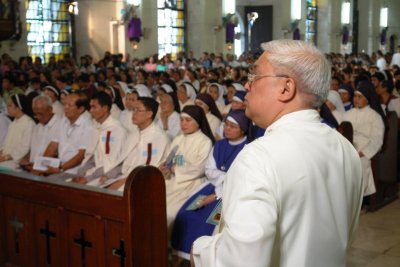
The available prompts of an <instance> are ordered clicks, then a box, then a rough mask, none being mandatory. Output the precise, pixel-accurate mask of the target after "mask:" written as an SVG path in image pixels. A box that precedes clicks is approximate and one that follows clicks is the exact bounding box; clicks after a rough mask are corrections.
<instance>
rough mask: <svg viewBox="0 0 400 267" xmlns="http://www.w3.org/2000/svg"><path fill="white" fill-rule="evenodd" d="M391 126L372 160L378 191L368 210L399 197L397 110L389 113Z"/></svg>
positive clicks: (371, 198) (372, 198) (377, 207)
mask: <svg viewBox="0 0 400 267" xmlns="http://www.w3.org/2000/svg"><path fill="white" fill-rule="evenodd" d="M386 117H387V119H388V125H389V128H388V129H387V130H386V132H385V137H384V141H383V146H382V149H381V151H380V152H378V153H377V154H376V155H375V156H374V157H373V158H372V160H371V166H372V171H373V173H374V180H375V186H376V193H375V194H373V195H371V197H370V203H369V207H368V210H370V211H374V210H377V209H379V208H381V207H383V206H384V205H386V204H388V203H390V202H392V201H394V200H395V199H397V198H398V196H397V193H398V187H397V164H398V160H397V155H398V149H397V142H398V119H397V115H396V113H395V112H393V111H391V112H388V113H387V116H386Z"/></svg>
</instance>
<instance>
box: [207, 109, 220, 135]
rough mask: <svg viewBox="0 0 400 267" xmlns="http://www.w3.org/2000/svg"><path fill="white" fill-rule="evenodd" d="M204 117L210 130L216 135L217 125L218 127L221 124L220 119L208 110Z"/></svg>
mask: <svg viewBox="0 0 400 267" xmlns="http://www.w3.org/2000/svg"><path fill="white" fill-rule="evenodd" d="M206 118H207V121H208V124H209V125H210V129H211V132H212V133H213V135H214V136H217V135H218V130H219V127H220V125H221V120H220V119H218V118H217V117H216V116H215V115H214V114H212V113H211V112H208V113H207V114H206Z"/></svg>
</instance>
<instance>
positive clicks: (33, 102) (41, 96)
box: [32, 95, 53, 108]
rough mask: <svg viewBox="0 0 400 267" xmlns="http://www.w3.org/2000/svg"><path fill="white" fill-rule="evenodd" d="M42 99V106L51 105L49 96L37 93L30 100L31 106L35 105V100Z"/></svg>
mask: <svg viewBox="0 0 400 267" xmlns="http://www.w3.org/2000/svg"><path fill="white" fill-rule="evenodd" d="M39 101H42V102H43V104H44V107H46V108H48V107H51V108H52V107H53V101H52V100H51V98H50V97H49V96H47V95H38V96H36V97H35V98H34V99H33V100H32V106H34V105H36V103H37V102H39Z"/></svg>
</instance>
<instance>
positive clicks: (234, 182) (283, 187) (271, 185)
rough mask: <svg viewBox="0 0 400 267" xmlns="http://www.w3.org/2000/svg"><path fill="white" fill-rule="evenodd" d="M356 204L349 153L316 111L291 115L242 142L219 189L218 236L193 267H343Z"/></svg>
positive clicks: (354, 164)
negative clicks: (257, 135) (249, 141)
mask: <svg viewBox="0 0 400 267" xmlns="http://www.w3.org/2000/svg"><path fill="white" fill-rule="evenodd" d="M361 201H362V178H361V163H360V159H359V157H358V154H357V151H356V150H355V149H354V147H353V146H352V145H351V144H350V143H349V142H348V141H347V140H346V139H345V138H344V137H343V136H341V135H340V134H339V133H338V132H337V131H336V130H334V129H331V128H330V127H329V126H327V125H325V124H322V123H320V122H319V114H318V112H317V111H315V110H303V111H297V112H293V113H289V114H286V115H284V116H283V117H281V118H280V119H279V120H277V121H275V122H274V123H273V124H272V125H270V126H269V127H268V128H267V130H266V132H265V135H264V136H263V137H260V138H258V139H256V140H255V141H253V142H252V143H250V144H248V145H247V146H246V147H244V148H243V150H242V151H241V152H240V153H239V155H238V156H237V157H236V159H235V161H234V162H233V164H232V165H231V167H230V169H229V171H228V175H227V177H226V180H225V182H224V189H223V201H222V219H221V223H220V233H218V234H217V235H215V236H203V237H200V238H199V239H197V240H196V241H195V242H194V244H193V256H194V262H195V266H196V267H205V266H207V267H217V266H219V267H221V266H224V267H225V266H226V267H227V266H229V267H236V266H238V267H239V266H252V267H266V266H272V267H278V266H279V267H292V266H296V267H320V266H324V267H339V266H341V267H344V266H345V265H346V251H347V248H348V247H349V245H350V242H351V239H352V237H353V236H354V234H355V231H356V228H357V223H358V219H359V211H360V208H361Z"/></svg>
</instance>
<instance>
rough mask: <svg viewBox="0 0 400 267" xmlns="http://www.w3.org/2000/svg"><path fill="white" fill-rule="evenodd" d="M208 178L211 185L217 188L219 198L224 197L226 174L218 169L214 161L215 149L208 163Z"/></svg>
mask: <svg viewBox="0 0 400 267" xmlns="http://www.w3.org/2000/svg"><path fill="white" fill-rule="evenodd" d="M206 176H207V179H208V180H209V181H210V183H211V184H212V185H213V186H215V194H216V196H217V198H221V197H222V186H223V184H224V179H225V177H226V172H223V171H221V170H219V169H218V168H217V164H216V162H215V159H214V148H213V149H211V152H210V154H209V155H208V158H207V162H206Z"/></svg>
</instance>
